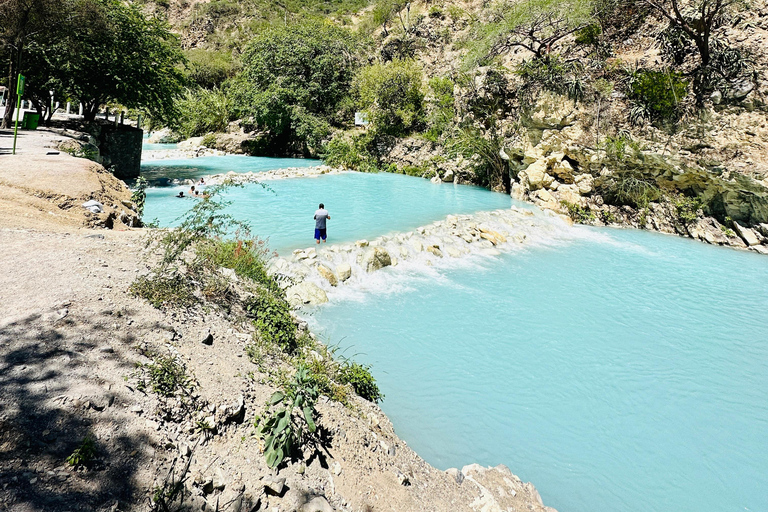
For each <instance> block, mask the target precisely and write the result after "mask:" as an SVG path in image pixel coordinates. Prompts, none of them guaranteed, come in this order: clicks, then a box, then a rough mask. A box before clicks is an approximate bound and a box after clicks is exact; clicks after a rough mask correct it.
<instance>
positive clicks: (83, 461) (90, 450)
mask: <svg viewBox="0 0 768 512" xmlns="http://www.w3.org/2000/svg"><path fill="white" fill-rule="evenodd" d="M95 457H96V441H95V439H94V438H93V437H92V436H91V435H90V434H88V435H87V436H85V437H84V438H83V440H82V442H81V443H80V446H78V447H77V448H75V451H73V452H72V455H70V456H69V457H67V464H69V465H70V466H74V467H77V466H87V465H88V464H89V463H90V462H91V461H92V460H93V459H94V458H95Z"/></svg>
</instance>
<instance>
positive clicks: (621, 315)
mask: <svg viewBox="0 0 768 512" xmlns="http://www.w3.org/2000/svg"><path fill="white" fill-rule="evenodd" d="M195 172H200V173H203V174H205V173H210V171H203V170H198V171H195ZM268 183H269V186H270V187H272V189H273V190H274V192H271V191H267V190H264V189H261V188H260V187H258V186H256V185H254V186H249V187H247V188H245V189H234V190H233V191H231V192H230V198H231V199H233V200H234V201H235V203H234V205H233V206H232V208H233V209H232V213H233V214H235V215H236V216H237V217H239V218H241V219H244V220H250V221H251V223H252V224H253V225H254V228H255V232H256V233H258V234H261V235H265V236H269V237H270V242H271V245H272V247H273V248H275V249H278V250H288V249H291V248H293V247H304V246H307V245H308V244H307V242H311V234H312V227H313V224H312V220H311V218H312V213H313V211H314V209H315V207H316V203H318V202H319V201H324V202H325V203H326V205H327V207H328V209H329V210H330V212H331V215H332V219H331V221H330V222H329V239H330V243H338V242H342V241H348V240H354V239H357V238H363V237H366V238H369V239H371V238H373V237H375V236H377V235H380V234H383V233H387V232H392V231H403V230H407V229H412V228H413V227H414V226H418V225H424V224H426V223H428V222H430V221H432V220H435V219H437V218H442V217H443V216H444V215H445V214H446V213H460V212H470V211H473V210H478V209H495V208H501V207H504V206H508V205H509V204H510V200H509V198H507V197H506V196H503V195H500V194H493V193H490V192H487V191H483V190H479V189H474V188H470V187H460V186H456V187H454V186H449V185H440V186H437V185H432V184H430V183H429V182H427V181H426V180H421V179H417V178H409V177H405V176H397V175H390V174H344V175H335V176H323V177H320V178H316V179H292V180H284V181H271V182H268ZM180 189H181V187H168V188H153V189H150V190H149V195H148V199H147V217H148V218H152V216H157V217H159V218H160V219H161V221H162V222H163V223H164V224H170V223H171V220H172V219H173V218H175V217H176V216H178V214H180V213H181V212H182V211H183V210H184V209H185V208H187V207H188V206H189V205H190V204H191V201H193V200H192V199H189V200H181V199H175V198H173V197H171V196H173V195H174V194H175V193H177V191H178V190H180ZM184 189H186V187H184ZM531 222H533V221H531ZM536 222H538V223H546V222H551V223H552V226H553V227H552V229H549V230H547V229H543V228H542V229H541V230H540V232H541V233H542V235H541V238H542V240H541V241H536V240H534V239H535V237H534V236H530V237H529V242H527V243H526V244H523V245H520V246H517V250H516V252H514V253H510V254H502V255H501V256H497V257H480V256H475V257H472V258H468V259H464V260H450V261H449V259H446V260H441V261H440V262H439V263H438V264H436V265H435V266H433V267H427V266H419V265H408V264H401V265H399V266H398V267H394V268H388V269H385V270H382V271H379V272H376V273H375V274H374V275H372V276H371V277H370V278H368V279H367V282H365V283H363V284H355V285H349V286H340V287H338V288H335V289H333V290H331V291H329V297H330V298H331V302H330V303H329V304H326V305H324V306H322V307H320V308H318V309H316V310H315V311H314V312H312V317H311V321H312V322H313V324H315V329H316V330H317V332H318V333H320V334H323V335H324V337H325V339H326V340H327V341H328V342H330V343H332V344H339V345H340V347H341V349H342V350H343V351H344V353H345V354H346V355H348V356H353V357H354V359H356V360H358V361H361V362H367V363H371V364H373V373H374V376H375V377H376V378H377V380H378V383H379V385H380V386H381V388H382V391H383V392H384V393H385V394H386V399H385V401H384V402H383V404H382V407H383V409H384V410H385V412H386V413H387V414H388V415H389V417H390V418H391V419H392V421H393V423H394V425H395V428H396V430H397V432H398V434H399V435H400V436H401V437H402V438H403V439H404V440H406V441H407V442H408V444H409V445H410V446H411V447H413V448H414V449H415V450H416V451H417V452H418V453H419V454H420V455H421V456H422V457H424V458H425V459H426V460H427V461H428V462H430V463H432V464H434V465H435V466H437V467H440V468H443V469H445V468H448V467H461V466H463V465H465V464H469V463H473V462H479V463H481V464H484V465H496V464H499V463H502V464H506V465H508V466H509V467H510V468H511V469H512V471H513V472H515V473H516V474H518V475H519V476H520V477H521V478H523V479H524V480H528V481H531V482H533V483H534V484H535V485H536V487H537V488H538V490H539V491H540V493H541V495H542V497H543V499H544V502H545V504H547V505H549V506H553V507H555V508H557V509H558V510H560V512H594V511H622V512H624V511H626V512H667V511H672V510H674V511H679V512H685V511H690V512H723V511H733V512H736V511H766V510H768V434H767V433H768V391H766V390H768V322H767V321H766V318H767V317H766V311H768V258H766V257H765V256H760V255H756V254H754V253H747V252H743V251H736V250H731V249H725V248H717V247H712V246H708V245H705V244H702V243H698V242H693V241H691V240H687V239H682V238H678V237H673V236H666V235H659V234H653V233H648V232H643V231H636V230H615V229H608V228H602V229H598V228H586V227H574V228H567V227H563V226H561V225H557V226H555V224H554V223H555V222H556V221H555V220H551V219H550V220H549V221H548V220H547V218H546V217H543V216H542V217H538V216H537V217H536ZM528 229H529V230H531V229H537V228H531V227H530V226H528ZM353 280H354V279H353ZM356 286H357V288H355V287H356Z"/></svg>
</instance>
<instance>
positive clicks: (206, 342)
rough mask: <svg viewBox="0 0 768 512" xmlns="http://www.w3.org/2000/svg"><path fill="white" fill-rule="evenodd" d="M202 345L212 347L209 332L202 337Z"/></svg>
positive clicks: (211, 337) (211, 335)
mask: <svg viewBox="0 0 768 512" xmlns="http://www.w3.org/2000/svg"><path fill="white" fill-rule="evenodd" d="M201 341H202V344H203V345H208V346H210V345H213V334H211V332H210V331H208V332H207V333H206V334H204V335H203V339H202V340H201Z"/></svg>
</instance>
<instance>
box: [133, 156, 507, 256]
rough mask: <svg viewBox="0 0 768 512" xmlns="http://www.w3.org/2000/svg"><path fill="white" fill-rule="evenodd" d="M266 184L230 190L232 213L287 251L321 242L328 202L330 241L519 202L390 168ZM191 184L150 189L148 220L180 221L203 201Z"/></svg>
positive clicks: (370, 235) (408, 227) (277, 248)
mask: <svg viewBox="0 0 768 512" xmlns="http://www.w3.org/2000/svg"><path fill="white" fill-rule="evenodd" d="M228 158H229V157H228ZM197 160H202V159H201V158H198V159H195V161H197ZM143 173H144V168H143V169H142V174H143ZM264 183H265V184H266V185H267V186H268V187H269V188H268V189H265V188H263V187H262V186H261V185H258V184H249V185H247V186H245V187H244V188H233V189H230V190H229V191H227V192H226V194H225V197H226V198H227V199H228V200H230V201H232V202H233V204H232V206H231V207H230V208H229V211H230V212H231V213H233V214H234V215H236V216H237V218H238V219H240V220H245V221H247V222H248V223H250V225H251V226H252V228H253V232H254V234H256V235H260V236H262V237H264V238H266V237H268V238H269V246H270V248H271V249H273V250H275V251H278V252H281V253H283V252H286V251H290V250H293V249H296V248H300V247H307V246H309V245H310V244H312V243H313V236H314V229H315V223H314V220H312V217H313V215H314V213H315V210H316V209H317V206H318V204H319V203H320V202H323V203H324V204H325V207H326V208H327V209H328V211H329V212H330V214H331V220H330V221H328V243H342V242H352V241H355V240H358V239H360V238H366V237H368V238H374V237H376V236H379V235H384V234H387V233H392V232H399V231H407V230H411V229H414V228H416V227H418V226H422V225H424V224H428V223H430V222H433V221H435V220H438V219H442V218H444V217H445V216H446V215H448V214H451V213H471V212H475V211H478V210H494V209H497V208H509V206H510V205H511V199H510V198H509V196H507V195H505V194H499V193H493V192H489V191H487V190H484V189H482V188H479V187H468V186H461V185H447V184H446V185H435V184H433V183H430V182H429V181H427V180H424V179H421V178H414V177H411V176H403V175H398V174H389V173H377V174H362V173H345V174H333V175H323V176H319V177H317V178H310V179H285V180H274V181H265V182H264ZM188 189H189V186H173V187H157V188H150V189H148V190H147V202H146V206H145V212H144V218H145V219H146V220H151V219H155V218H157V219H158V220H159V221H160V224H161V225H172V224H173V221H174V219H176V218H178V217H179V216H180V215H182V214H183V213H184V212H185V211H186V210H187V209H189V208H191V206H192V205H193V204H194V203H193V201H197V200H198V199H193V198H186V199H179V198H176V197H174V196H175V195H176V194H178V193H179V191H181V190H183V191H184V192H185V193H187V191H188Z"/></svg>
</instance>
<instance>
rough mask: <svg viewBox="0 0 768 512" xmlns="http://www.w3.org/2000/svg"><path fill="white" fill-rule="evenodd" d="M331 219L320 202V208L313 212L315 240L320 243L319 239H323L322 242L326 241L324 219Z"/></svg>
mask: <svg viewBox="0 0 768 512" xmlns="http://www.w3.org/2000/svg"><path fill="white" fill-rule="evenodd" d="M326 220H331V214H330V213H328V210H326V209H325V205H324V204H323V203H320V208H319V209H318V210H317V211H316V212H315V240H316V241H317V243H318V244H319V243H320V239H321V238H322V239H323V243H325V242H326V238H327V236H328V235H327V232H326V227H325V221H326Z"/></svg>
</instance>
